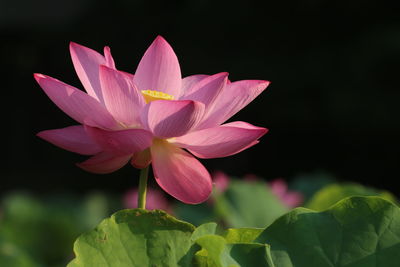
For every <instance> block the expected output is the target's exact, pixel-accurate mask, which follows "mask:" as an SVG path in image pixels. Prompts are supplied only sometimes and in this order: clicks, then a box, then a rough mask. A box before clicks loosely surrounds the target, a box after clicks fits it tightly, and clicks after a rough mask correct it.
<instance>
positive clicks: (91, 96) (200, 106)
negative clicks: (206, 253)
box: [34, 37, 269, 204]
mask: <svg viewBox="0 0 400 267" xmlns="http://www.w3.org/2000/svg"><path fill="white" fill-rule="evenodd" d="M70 52H71V56H72V61H73V64H74V67H75V70H76V72H77V74H78V76H79V78H80V80H81V82H82V84H83V87H84V88H85V89H86V92H87V94H86V93H84V92H82V91H81V90H79V89H76V88H75V87H72V86H70V85H67V84H65V83H63V82H61V81H59V80H56V79H54V78H51V77H49V76H45V75H42V74H35V75H34V77H35V79H36V81H37V82H38V83H39V84H40V86H41V87H42V88H43V90H44V91H45V93H46V94H47V95H48V97H49V98H50V99H51V100H52V101H53V102H54V103H55V104H56V105H57V106H58V107H59V108H60V109H62V110H63V111H64V112H65V113H66V114H68V115H69V116H70V117H72V118H73V119H75V120H76V121H77V122H79V123H80V124H81V125H76V126H70V127H66V128H63V129H55V130H48V131H43V132H40V133H39V134H38V136H40V137H41V138H43V139H45V140H47V141H48V142H50V143H52V144H54V145H56V146H59V147H61V148H64V149H66V150H69V151H72V152H76V153H79V154H83V155H93V156H92V157H91V158H89V159H88V160H86V161H84V162H82V163H79V164H78V166H79V167H81V168H82V169H84V170H87V171H90V172H94V173H110V172H113V171H115V170H118V169H119V168H121V167H122V166H124V165H125V164H126V163H128V162H129V161H130V162H131V164H132V165H133V166H135V167H138V168H144V167H146V166H148V165H149V164H150V163H151V164H152V166H153V172H154V176H155V179H156V181H157V183H158V184H159V185H160V186H161V187H162V188H163V189H164V190H165V191H166V192H168V193H169V194H171V195H172V196H174V197H175V198H177V199H179V200H181V201H182V202H185V203H192V204H194V203H200V202H203V201H205V200H206V199H207V198H208V197H209V195H210V193H211V191H212V183H211V178H210V174H209V173H208V171H207V170H206V168H205V167H204V166H203V165H202V164H201V163H200V162H199V161H198V160H197V159H196V158H195V157H193V156H192V155H191V154H190V153H192V154H193V155H195V156H197V157H199V158H204V159H207V158H220V157H226V156H230V155H233V154H236V153H238V152H240V151H242V150H244V149H246V148H249V147H251V146H253V145H255V144H257V143H258V139H259V138H260V137H261V136H263V135H264V134H265V133H266V132H267V129H265V128H261V127H256V126H253V125H251V124H248V123H246V122H241V121H236V122H230V123H225V124H222V123H224V122H225V121H226V120H228V119H229V118H231V117H232V116H233V115H234V114H236V113H237V112H238V111H239V110H241V109H242V108H243V107H245V106H246V105H247V104H249V103H250V102H251V101H252V100H253V99H254V98H255V97H257V96H258V95H259V94H260V93H261V92H262V91H263V90H264V89H265V88H266V87H267V86H268V84H269V82H268V81H259V80H244V81H237V82H232V83H231V82H229V81H228V78H227V77H228V74H227V73H218V74H215V75H210V76H209V75H193V76H188V77H186V78H183V79H182V77H181V71H180V67H179V63H178V59H177V57H176V55H175V53H174V51H173V50H172V48H171V47H170V45H169V44H168V43H167V42H166V41H165V40H164V39H163V38H162V37H157V38H156V39H155V41H154V42H153V43H152V44H151V46H150V47H149V48H148V49H147V51H146V53H145V54H144V56H143V58H142V59H141V61H140V63H139V65H138V67H137V69H136V72H135V75H131V74H128V73H126V72H122V71H118V70H116V69H115V64H114V60H113V58H112V56H111V53H110V49H109V48H108V47H105V49H104V56H103V55H101V54H99V53H97V52H95V51H93V50H91V49H89V48H87V47H84V46H81V45H78V44H76V43H71V44H70ZM221 124H222V125H221ZM184 149H186V150H188V151H189V152H190V153H188V152H186V151H185V150H184Z"/></svg>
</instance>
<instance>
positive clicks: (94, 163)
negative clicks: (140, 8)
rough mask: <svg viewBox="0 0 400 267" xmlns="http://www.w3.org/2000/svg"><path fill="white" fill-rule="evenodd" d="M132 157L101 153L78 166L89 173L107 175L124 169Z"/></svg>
mask: <svg viewBox="0 0 400 267" xmlns="http://www.w3.org/2000/svg"><path fill="white" fill-rule="evenodd" d="M130 157H131V155H124V156H115V155H112V154H109V153H107V152H101V153H100V154H97V155H95V156H93V157H91V158H89V159H88V160H86V161H84V162H81V163H77V164H76V165H77V166H78V167H80V168H82V169H84V170H85V171H88V172H93V173H98V174H106V173H111V172H114V171H116V170H118V169H120V168H122V167H123V166H124V165H125V164H126V163H127V162H128V161H129V159H130Z"/></svg>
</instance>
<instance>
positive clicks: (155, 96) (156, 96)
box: [142, 90, 174, 103]
mask: <svg viewBox="0 0 400 267" xmlns="http://www.w3.org/2000/svg"><path fill="white" fill-rule="evenodd" d="M142 95H143V97H144V100H145V101H146V103H150V102H151V101H154V100H163V99H164V100H173V99H174V96H172V95H169V94H166V93H163V92H160V91H156V90H142Z"/></svg>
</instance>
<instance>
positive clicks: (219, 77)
mask: <svg viewBox="0 0 400 267" xmlns="http://www.w3.org/2000/svg"><path fill="white" fill-rule="evenodd" d="M227 80H228V73H226V72H222V73H218V74H215V75H212V76H208V77H206V78H204V79H202V80H201V81H199V82H197V83H196V84H195V85H193V86H192V87H191V88H188V89H187V90H186V91H185V94H184V95H183V96H182V97H181V98H180V99H188V100H195V101H199V102H201V103H203V104H204V105H205V108H206V110H207V109H208V108H209V107H210V106H211V105H212V104H213V102H214V100H215V98H216V97H217V96H218V94H219V93H220V92H221V90H222V89H223V88H224V86H225V85H226V82H227Z"/></svg>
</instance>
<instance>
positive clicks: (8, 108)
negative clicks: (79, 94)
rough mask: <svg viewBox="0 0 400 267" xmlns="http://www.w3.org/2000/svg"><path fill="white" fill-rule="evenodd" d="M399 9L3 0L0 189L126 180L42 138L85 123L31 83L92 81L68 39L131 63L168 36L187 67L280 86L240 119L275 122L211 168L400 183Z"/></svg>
mask: <svg viewBox="0 0 400 267" xmlns="http://www.w3.org/2000/svg"><path fill="white" fill-rule="evenodd" d="M399 14H400V13H399V9H398V7H395V6H393V4H392V5H389V4H387V3H385V2H384V1H357V0H353V1H321V0H320V1H318V0H306V1H205V0H204V1H201V0H194V1H145V0H139V1H130V0H125V1H94V0H70V1H53V0H45V1H43V0H42V1H40V0H38V1H28V0H13V1H4V0H0V37H1V42H0V59H1V65H2V67H1V74H2V76H1V78H2V83H1V100H2V101H1V107H2V116H1V118H2V120H3V121H2V132H3V138H2V146H1V147H2V149H1V151H2V154H3V157H4V159H3V160H2V163H3V166H2V170H1V188H0V191H3V192H4V191H7V190H11V189H17V188H27V189H31V190H34V191H37V192H53V191H59V190H67V191H74V192H85V191H88V190H93V189H108V190H111V191H116V192H118V191H122V190H126V188H128V187H131V186H134V185H136V184H137V174H138V172H137V170H134V169H133V168H132V167H130V166H127V167H124V168H123V169H121V170H120V171H117V172H115V173H113V174H110V175H94V174H89V173H86V172H84V171H82V170H80V169H79V168H77V167H75V165H74V163H75V162H79V161H83V160H84V159H85V158H86V157H84V156H80V155H76V154H73V153H70V152H67V151H64V150H62V149H59V148H57V147H54V146H53V145H51V144H49V143H47V142H45V141H43V140H41V139H39V138H37V137H36V136H35V134H36V133H37V132H39V131H41V130H47V129H54V128H61V127H66V126H69V125H73V124H75V123H74V121H73V120H72V119H70V118H69V117H67V116H66V115H65V114H64V113H63V112H62V111H60V110H59V109H58V108H57V107H56V106H55V105H54V104H53V103H52V102H51V101H50V100H49V99H48V98H47V96H46V95H45V94H44V93H43V92H42V90H41V89H40V87H39V86H38V85H37V84H36V83H35V81H34V79H33V77H32V73H34V72H39V73H43V74H47V75H50V76H53V77H55V78H58V79H60V80H62V81H64V82H66V83H69V84H71V85H74V86H76V87H79V88H82V86H81V85H80V82H79V80H78V78H77V76H76V74H75V71H74V69H73V65H72V63H71V60H70V57H69V51H68V44H69V41H75V42H78V43H80V44H83V45H85V46H88V47H91V48H93V49H96V50H98V51H101V50H102V48H103V46H104V45H109V46H110V47H111V49H112V52H113V56H114V59H115V61H116V63H117V68H119V69H121V70H125V71H129V72H134V71H135V69H136V65H137V63H138V62H139V60H140V58H141V56H142V54H143V52H144V51H145V50H146V48H147V47H148V46H149V45H150V43H151V42H152V41H153V39H154V38H155V37H156V36H157V35H158V34H161V35H162V36H164V37H165V38H166V39H167V41H168V42H169V43H170V44H171V45H172V46H173V48H174V50H175V52H176V54H177V55H178V58H179V59H180V63H181V69H182V74H183V76H188V75H192V74H200V73H202V74H213V73H217V72H221V71H228V72H229V73H230V79H231V80H241V79H266V80H270V81H271V82H272V84H271V85H270V87H269V88H268V89H267V90H266V91H265V92H264V93H263V94H262V95H261V96H259V97H258V98H257V99H256V100H255V101H254V102H253V103H251V104H250V105H249V106H248V107H247V108H245V109H244V110H242V111H241V112H240V113H239V114H238V115H236V116H235V117H234V119H235V120H244V121H248V122H250V123H252V124H255V125H259V126H264V127H267V128H269V129H270V132H269V133H268V134H267V135H266V136H264V137H263V138H262V140H261V142H260V144H258V145H257V146H255V147H253V148H251V149H249V150H247V151H245V152H242V153H240V154H238V155H235V156H232V157H229V158H223V159H213V160H202V162H203V163H204V164H205V165H206V166H207V167H208V168H209V169H210V170H216V169H219V170H223V171H225V172H227V173H228V174H230V175H235V176H242V175H245V174H247V173H253V174H256V175H259V176H262V177H265V178H267V179H272V178H275V177H285V178H288V179H291V178H292V177H293V176H295V175H296V174H298V173H309V172H313V171H315V170H318V169H319V170H325V171H327V172H329V173H332V174H334V175H335V176H336V177H337V178H338V179H341V180H350V181H356V182H360V183H363V184H367V185H372V186H376V187H378V188H384V189H389V190H391V191H393V192H394V193H397V194H398V195H399V194H400V188H398V187H397V188H396V187H395V185H396V181H397V179H398V178H399V177H398V176H399V175H398V166H399V158H400V157H399V147H400V141H399V136H400V135H399V134H400V125H399V119H398V118H399V115H400V108H399V105H398V103H399V100H400V90H399V88H400V86H399V71H400V68H399V64H400V16H399Z"/></svg>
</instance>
